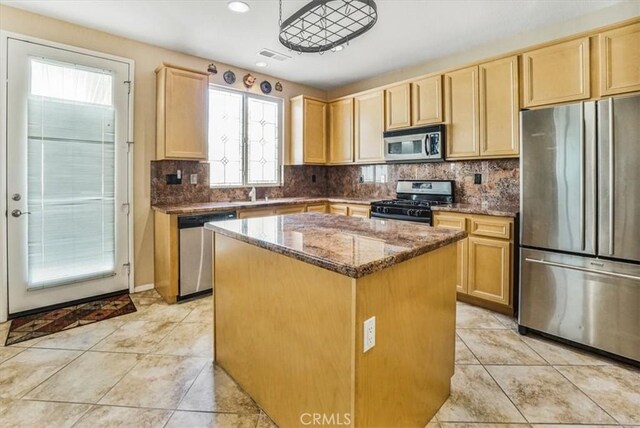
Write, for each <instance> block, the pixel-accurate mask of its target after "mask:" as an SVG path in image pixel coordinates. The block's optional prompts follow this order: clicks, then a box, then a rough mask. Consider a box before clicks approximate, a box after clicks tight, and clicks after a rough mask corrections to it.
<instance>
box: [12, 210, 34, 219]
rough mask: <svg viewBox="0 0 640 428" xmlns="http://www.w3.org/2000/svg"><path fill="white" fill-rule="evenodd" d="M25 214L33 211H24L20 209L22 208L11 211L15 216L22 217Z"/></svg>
mask: <svg viewBox="0 0 640 428" xmlns="http://www.w3.org/2000/svg"><path fill="white" fill-rule="evenodd" d="M24 214H31V213H30V212H29V211H24V212H23V211H20V210H13V211H11V215H12V216H14V217H20V216H21V215H24Z"/></svg>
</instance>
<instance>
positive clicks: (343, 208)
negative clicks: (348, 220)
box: [329, 204, 349, 215]
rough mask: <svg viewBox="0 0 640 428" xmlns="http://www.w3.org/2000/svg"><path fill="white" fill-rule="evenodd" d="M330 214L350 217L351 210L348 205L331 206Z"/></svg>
mask: <svg viewBox="0 0 640 428" xmlns="http://www.w3.org/2000/svg"><path fill="white" fill-rule="evenodd" d="M329 214H338V215H349V208H348V207H347V205H346V204H331V205H329Z"/></svg>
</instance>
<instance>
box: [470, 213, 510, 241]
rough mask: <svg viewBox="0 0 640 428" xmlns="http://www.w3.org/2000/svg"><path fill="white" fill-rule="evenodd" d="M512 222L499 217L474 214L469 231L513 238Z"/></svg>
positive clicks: (481, 234)
mask: <svg viewBox="0 0 640 428" xmlns="http://www.w3.org/2000/svg"><path fill="white" fill-rule="evenodd" d="M512 224H513V222H512V221H510V220H505V219H501V218H498V217H476V216H472V217H471V228H470V230H469V233H471V234H472V235H478V236H488V237H490V238H501V239H511V225H512Z"/></svg>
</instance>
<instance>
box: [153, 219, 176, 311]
mask: <svg viewBox="0 0 640 428" xmlns="http://www.w3.org/2000/svg"><path fill="white" fill-rule="evenodd" d="M178 239H179V236H178V216H177V215H173V214H164V213H161V212H158V211H155V212H154V241H155V243H154V281H153V282H154V286H155V289H156V291H157V292H158V294H160V296H162V298H163V299H164V300H165V301H166V302H167V303H176V301H177V298H178V281H179V277H178V275H179V274H178V264H179V260H180V259H179V257H178Z"/></svg>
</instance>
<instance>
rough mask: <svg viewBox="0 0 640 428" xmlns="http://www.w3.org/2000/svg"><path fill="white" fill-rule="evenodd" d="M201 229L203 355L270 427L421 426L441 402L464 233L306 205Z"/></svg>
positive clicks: (449, 367)
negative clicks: (208, 342)
mask: <svg viewBox="0 0 640 428" xmlns="http://www.w3.org/2000/svg"><path fill="white" fill-rule="evenodd" d="M205 227H206V228H207V229H210V230H211V231H213V232H214V244H213V246H214V255H213V258H214V267H213V274H214V340H215V347H214V349H215V351H214V354H215V355H214V358H215V361H216V362H217V364H218V365H220V366H221V367H222V368H224V369H225V370H226V371H227V372H228V373H229V374H230V375H231V376H232V377H233V378H234V379H235V380H236V381H237V382H238V383H239V384H240V385H241V386H242V387H243V388H244V389H245V390H246V391H247V392H248V393H249V395H251V397H252V398H253V399H254V400H255V401H256V402H257V403H258V404H259V405H260V406H261V407H262V408H263V409H264V410H265V411H266V412H267V413H268V414H269V416H270V417H271V418H272V419H273V420H274V421H275V422H276V423H277V424H278V425H280V426H283V427H288V426H301V425H310V424H312V423H315V424H316V425H317V424H319V423H323V424H324V425H328V426H338V425H339V426H358V427H369V426H403V427H411V426H416V427H418V426H419V427H423V426H424V425H425V424H426V423H427V422H428V421H429V420H430V419H431V418H432V417H433V415H434V414H435V413H436V411H437V410H438V408H439V407H440V406H441V405H442V404H443V403H444V401H445V400H446V398H447V397H448V395H449V388H450V379H451V376H452V375H453V371H454V343H455V304H456V287H455V286H456V268H457V266H456V264H457V262H456V242H457V241H458V240H460V239H463V238H464V237H465V236H466V233H465V232H463V231H455V230H448V229H437V228H431V227H429V226H425V225H422V224H417V223H411V222H398V221H385V220H379V219H365V218H354V217H345V216H332V215H329V214H314V213H305V214H293V215H284V216H271V217H262V218H250V219H241V220H226V221H222V222H213V223H208V224H207V225H206V226H205ZM373 317H375V343H374V346H373V347H370V348H369V349H368V350H367V351H366V352H365V350H364V348H365V340H364V336H365V327H364V325H365V321H366V320H370V319H371V318H373Z"/></svg>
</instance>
